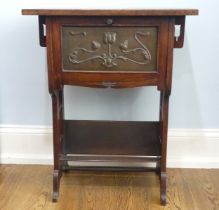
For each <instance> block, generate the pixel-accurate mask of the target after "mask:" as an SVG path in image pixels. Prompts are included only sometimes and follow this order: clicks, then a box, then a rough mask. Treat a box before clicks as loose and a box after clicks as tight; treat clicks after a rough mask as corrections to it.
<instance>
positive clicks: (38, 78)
mask: <svg viewBox="0 0 219 210" xmlns="http://www.w3.org/2000/svg"><path fill="white" fill-rule="evenodd" d="M121 5H122V6H121ZM22 8H67V9H70V8H80V9H82V8H95V9H96V8H105V9H109V8H131V9H134V8H139V9H143V8H146V9H147V8H197V9H199V10H200V15H199V16H191V17H187V22H186V37H185V46H184V48H183V49H177V50H175V55H174V73H173V88H172V89H173V91H172V95H171V101H170V120H169V123H170V128H174V129H186V130H189V129H199V130H202V129H218V128H219V112H218V107H219V82H218V78H219V67H218V60H219V39H218V34H219V25H218V20H219V2H218V1H217V0H210V1H208V2H207V1H205V0H185V1H175V0H166V1H163V0H153V1H149V0H139V1H133V0H126V1H123V0H111V1H100V0H80V1H76V0H72V1H67V0H65V1H43V0H28V1H27V0H26V1H24V0H23V1H22V0H21V1H16V0H8V1H4V3H1V6H0V28H1V31H0V75H1V76H0V124H1V125H2V126H3V127H5V126H6V127H7V125H13V126H20V125H23V126H26V125H31V126H50V125H51V101H50V96H49V94H48V89H47V70H46V49H45V48H41V47H40V46H39V43H38V39H39V38H38V22H37V17H33V16H22V15H21V9H22ZM65 93H66V118H68V119H70V118H73V119H112V120H152V119H157V118H158V112H157V108H158V103H159V102H158V92H157V91H156V89H155V88H145V87H144V88H135V89H123V90H101V89H89V88H78V87H66V89H65ZM13 126H12V128H13ZM9 127H10V126H9ZM0 140H1V135H0ZM0 147H1V142H0ZM0 151H1V150H0ZM36 153H37V151H36Z"/></svg>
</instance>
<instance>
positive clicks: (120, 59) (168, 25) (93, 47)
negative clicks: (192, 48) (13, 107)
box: [22, 9, 198, 205]
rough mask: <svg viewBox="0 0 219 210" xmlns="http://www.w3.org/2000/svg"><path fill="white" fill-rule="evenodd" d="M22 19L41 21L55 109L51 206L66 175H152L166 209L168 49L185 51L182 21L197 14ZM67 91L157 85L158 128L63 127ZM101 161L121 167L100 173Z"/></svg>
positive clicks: (60, 14)
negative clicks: (71, 87) (93, 172)
mask: <svg viewBox="0 0 219 210" xmlns="http://www.w3.org/2000/svg"><path fill="white" fill-rule="evenodd" d="M22 14H23V15H37V16H38V17H39V39H40V45H41V46H42V47H47V62H48V83H49V93H50V94H51V97H52V110H53V146H54V172H53V194H52V199H53V201H57V199H58V195H59V185H60V178H61V176H62V172H63V171H65V170H70V169H87V170H89V169H91V170H94V169H97V170H100V169H104V170H121V171H125V170H134V171H146V170H150V171H151V170H152V171H155V172H156V173H157V174H158V175H159V177H160V199H161V204H162V205H165V204H166V153H167V152H166V151H167V130H168V102H169V96H170V93H171V80H172V63H173V50H174V48H181V47H182V46H183V41H184V28H185V16H186V15H198V10H195V9H184V10H182V9H181V10H175V9H171V10H41V9H24V10H22ZM176 28H177V33H178V36H177V37H176V36H175V29H176ZM64 85H76V86H86V87H91V88H92V87H93V88H94V87H95V88H97V87H98V88H132V87H133V88H134V87H140V86H156V87H157V90H158V91H159V92H160V110H159V113H160V115H159V121H153V122H148V121H145V122H133V121H130V122H129V121H91V120H65V119H64V96H63V87H64ZM106 120H107V119H106ZM72 161H73V162H79V163H80V162H94V163H95V162H102V163H103V166H101V167H100V166H99V167H98V166H95V165H93V166H92V167H88V166H87V167H85V166H82V165H79V166H77V167H76V166H74V167H73V166H71V164H69V163H70V162H72ZM106 162H108V163H109V162H116V163H117V165H119V164H120V165H119V167H109V166H107V165H105V166H104V163H106ZM124 162H125V163H127V162H128V163H139V162H140V163H147V162H150V163H151V162H153V163H154V164H155V167H124V166H122V165H123V164H122V163H124Z"/></svg>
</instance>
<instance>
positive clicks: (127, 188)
mask: <svg viewBox="0 0 219 210" xmlns="http://www.w3.org/2000/svg"><path fill="white" fill-rule="evenodd" d="M51 174H52V167H51V166H23V165H1V166H0V209H1V210H26V209H28V210H29V209H52V210H56V209H60V210H150V209H151V210H152V209H156V210H157V209H158V210H159V209H169V210H173V209H177V210H179V209H183V210H202V209H203V210H217V209H219V170H195V169H193V170H191V169H169V170H168V193H167V194H168V202H167V205H166V207H162V206H160V204H159V180H158V177H157V176H156V175H155V173H142V172H138V173H124V172H120V173H119V172H114V173H113V172H95V173H94V172H72V173H66V174H64V176H63V178H62V183H61V189H60V198H59V202H58V203H52V202H51V187H52V176H51Z"/></svg>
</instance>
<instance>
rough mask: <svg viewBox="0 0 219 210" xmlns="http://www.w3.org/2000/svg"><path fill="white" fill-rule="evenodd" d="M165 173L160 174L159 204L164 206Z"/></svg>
mask: <svg viewBox="0 0 219 210" xmlns="http://www.w3.org/2000/svg"><path fill="white" fill-rule="evenodd" d="M166 178H167V176H166V172H161V173H160V203H161V205H163V206H165V205H166V181H167V180H166Z"/></svg>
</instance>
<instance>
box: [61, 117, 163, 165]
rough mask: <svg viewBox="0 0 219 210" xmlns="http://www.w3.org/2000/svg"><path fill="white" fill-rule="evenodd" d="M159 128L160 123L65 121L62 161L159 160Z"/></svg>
mask: <svg viewBox="0 0 219 210" xmlns="http://www.w3.org/2000/svg"><path fill="white" fill-rule="evenodd" d="M159 130H160V124H159V122H126V121H119V122H118V121H79V120H65V121H64V139H63V143H62V155H61V157H60V160H61V161H84V162H89V161H90V162H91V161H93V162H95V161H96V162H98V161H100V162H101V161H103V162H118V161H119V162H145V161H151V162H152V161H158V160H160V156H161V144H160V138H159Z"/></svg>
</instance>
